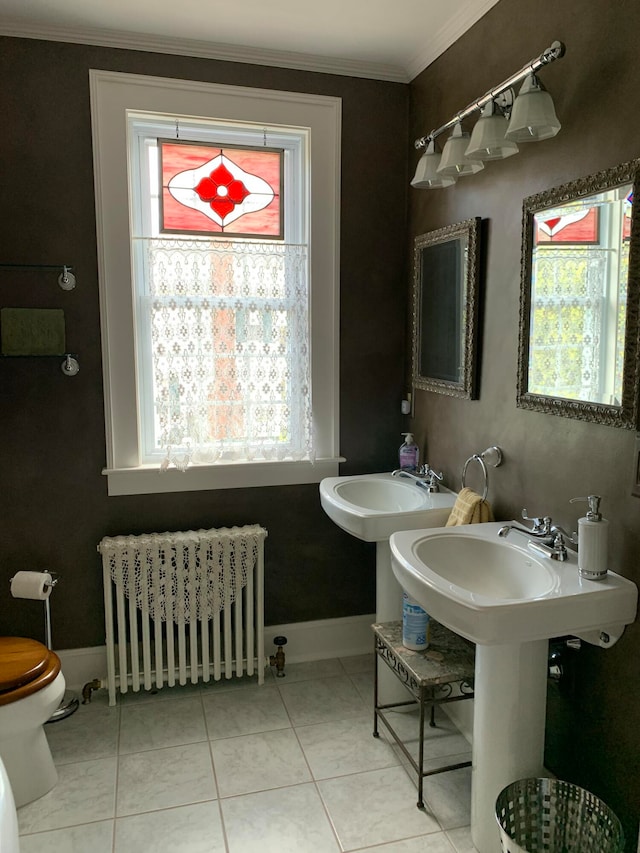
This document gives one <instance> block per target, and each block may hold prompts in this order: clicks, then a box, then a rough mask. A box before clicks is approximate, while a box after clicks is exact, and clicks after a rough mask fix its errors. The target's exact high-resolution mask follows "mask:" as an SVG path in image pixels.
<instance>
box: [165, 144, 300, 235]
mask: <svg viewBox="0 0 640 853" xmlns="http://www.w3.org/2000/svg"><path fill="white" fill-rule="evenodd" d="M158 146H159V149H160V174H161V183H162V194H161V205H160V230H161V231H162V232H163V233H174V234H180V233H189V234H216V233H224V234H230V235H233V236H246V237H268V238H271V239H273V238H275V239H282V237H283V236H284V228H283V221H282V219H283V215H282V200H281V193H280V185H281V181H282V174H283V171H282V163H283V152H282V151H279V150H273V149H251V148H247V149H241V148H227V149H225V148H222V147H220V146H216V145H209V144H206V143H191V142H186V141H185V142H182V141H180V140H164V139H161V140H158Z"/></svg>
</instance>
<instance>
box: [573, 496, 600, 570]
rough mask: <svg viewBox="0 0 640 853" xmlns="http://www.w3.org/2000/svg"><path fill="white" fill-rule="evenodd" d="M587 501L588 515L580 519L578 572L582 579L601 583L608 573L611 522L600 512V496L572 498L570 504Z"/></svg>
mask: <svg viewBox="0 0 640 853" xmlns="http://www.w3.org/2000/svg"><path fill="white" fill-rule="evenodd" d="M577 501H586V502H587V503H588V505H589V509H588V511H587V514H586V515H585V516H584V517H583V518H579V519H578V570H579V572H580V577H581V578H587V579H588V580H592V581H600V580H603V579H604V578H606V576H607V571H608V568H609V567H608V557H607V537H608V533H609V522H608V521H607V519H606V518H603V517H602V514H601V512H600V495H589V496H588V497H586V498H572V499H571V500H570V501H569V503H576V502H577Z"/></svg>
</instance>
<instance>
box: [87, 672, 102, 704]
mask: <svg viewBox="0 0 640 853" xmlns="http://www.w3.org/2000/svg"><path fill="white" fill-rule="evenodd" d="M101 687H102V682H101V681H100V679H99V678H94V679H93V681H88V682H87V683H86V684H85V686H84V687H83V688H82V704H83V705H87V704H88V703H89V702H91V694H92V692H93V691H94V690H99V689H100V688H101Z"/></svg>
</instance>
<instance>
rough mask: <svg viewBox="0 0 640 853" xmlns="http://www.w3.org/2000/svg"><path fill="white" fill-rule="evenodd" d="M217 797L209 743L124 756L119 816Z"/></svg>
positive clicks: (120, 778)
mask: <svg viewBox="0 0 640 853" xmlns="http://www.w3.org/2000/svg"><path fill="white" fill-rule="evenodd" d="M216 797H217V790H216V783H215V780H214V778H213V765H212V761H211V753H210V750H209V744H208V742H205V743H190V744H185V745H184V746H172V747H168V748H166V749H154V750H149V751H147V752H136V753H133V754H129V755H121V756H120V760H119V762H118V795H117V800H116V815H117V816H118V817H122V816H124V815H131V814H140V813H141V812H149V811H153V810H155V809H166V808H170V807H172V806H181V805H188V804H191V803H198V802H204V801H205V800H214V799H216Z"/></svg>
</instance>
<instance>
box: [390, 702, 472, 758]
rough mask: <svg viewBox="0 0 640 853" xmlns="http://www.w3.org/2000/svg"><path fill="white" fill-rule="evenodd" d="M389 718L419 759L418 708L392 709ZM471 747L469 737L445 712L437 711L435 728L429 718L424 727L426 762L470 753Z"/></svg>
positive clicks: (405, 743) (406, 744) (411, 752)
mask: <svg viewBox="0 0 640 853" xmlns="http://www.w3.org/2000/svg"><path fill="white" fill-rule="evenodd" d="M387 718H388V720H389V722H390V723H391V725H392V726H393V728H394V729H395V730H396V733H397V734H398V736H399V737H400V738H401V739H402V742H403V743H404V745H405V747H406V748H407V749H408V751H409V752H410V754H411V755H412V756H413V758H414V759H415V760H416V761H417V759H418V747H419V739H418V721H419V718H418V711H417V709H416V710H415V711H413V710H412V711H409V712H408V713H400V712H397V711H391V712H389V713H388V714H387ZM381 725H383V724H381ZM470 748H471V747H470V746H469V742H468V741H467V739H466V738H465V737H464V735H462V734H460V732H459V731H458V729H457V728H456V727H455V725H454V724H453V723H452V722H451V720H450V719H449V717H447V716H446V715H445V714H443V713H442V712H438V711H436V726H435V728H431V726H430V725H429V722H428V718H427V721H426V723H425V727H424V757H425V762H427V761H429V760H431V759H439V758H443V757H446V756H461V755H463V754H468V752H469V750H470ZM456 760H457V759H456ZM460 760H461V761H464V760H466V759H465V758H460ZM440 763H442V762H440ZM445 763H446V762H445ZM452 763H453V762H452ZM436 764H437V762H436Z"/></svg>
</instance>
